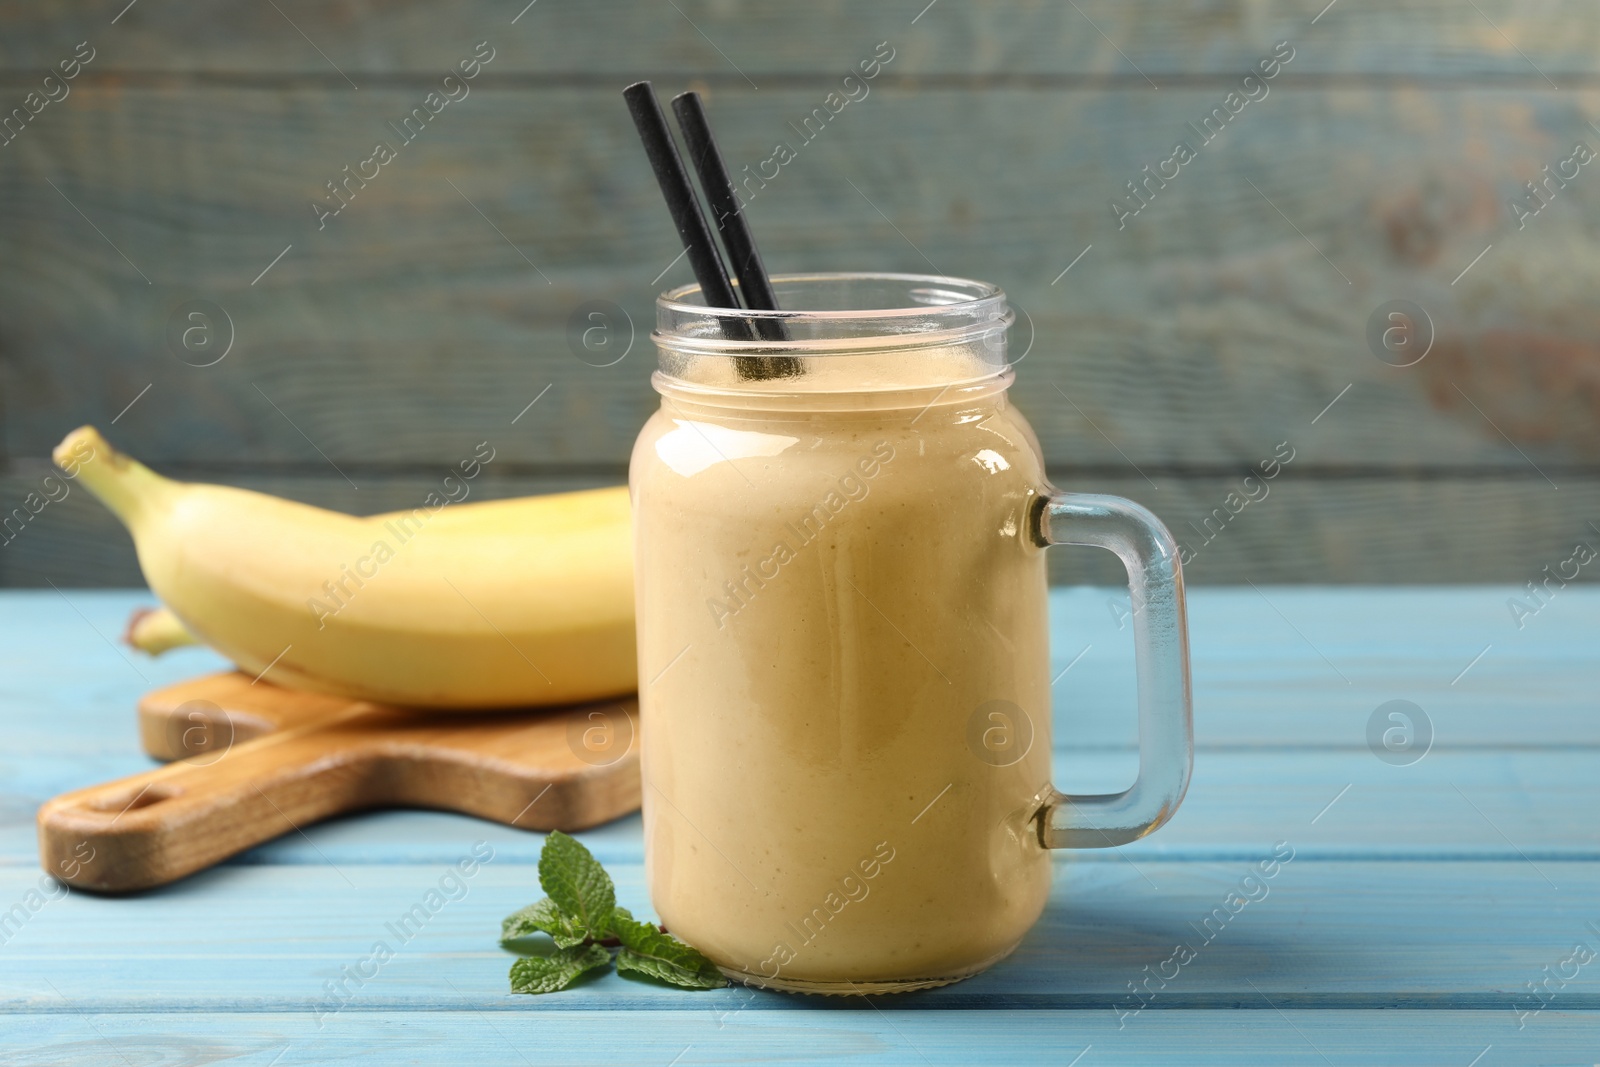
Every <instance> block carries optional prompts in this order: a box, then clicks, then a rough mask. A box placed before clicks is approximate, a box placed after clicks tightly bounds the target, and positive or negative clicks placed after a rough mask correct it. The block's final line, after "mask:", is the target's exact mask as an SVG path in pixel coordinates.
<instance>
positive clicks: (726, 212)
mask: <svg viewBox="0 0 1600 1067" xmlns="http://www.w3.org/2000/svg"><path fill="white" fill-rule="evenodd" d="M672 112H673V114H675V115H677V116H678V128H679V129H681V130H682V131H683V140H684V143H685V144H687V145H688V147H689V159H690V161H691V162H693V163H694V169H695V173H697V174H698V175H699V176H700V188H701V189H702V190H704V192H705V194H706V203H707V204H708V205H709V206H710V208H711V214H712V215H713V216H714V217H715V218H716V220H717V230H718V232H720V233H721V234H722V243H723V244H724V245H725V246H726V247H727V249H728V261H729V262H730V263H732V264H733V270H734V273H735V274H737V275H738V276H739V292H740V295H742V296H743V297H744V306H745V307H747V308H749V309H750V310H751V311H777V310H778V294H776V293H774V292H773V291H772V282H771V281H769V280H768V279H767V271H766V268H765V267H764V266H762V263H761V253H760V252H759V251H757V249H756V239H755V235H754V234H752V233H751V232H750V222H749V220H748V219H746V218H745V215H744V210H743V208H744V205H743V204H742V203H741V202H740V200H739V195H738V193H737V192H736V191H735V190H734V187H733V178H732V177H731V176H730V175H729V174H728V165H727V164H726V163H725V162H723V159H722V152H721V151H720V150H719V149H718V148H717V141H716V138H715V137H714V136H713V135H712V133H711V124H710V122H709V121H707V119H706V109H705V104H704V103H702V102H701V100H700V94H699V93H697V92H694V91H693V90H690V91H689V92H687V93H680V94H679V95H677V96H675V97H673V98H672ZM756 321H757V324H758V325H759V326H761V327H770V329H768V328H763V329H762V330H761V334H762V336H763V337H764V338H765V339H767V340H769V341H781V340H783V327H782V326H781V324H779V323H778V322H776V321H774V320H772V319H757V320H756Z"/></svg>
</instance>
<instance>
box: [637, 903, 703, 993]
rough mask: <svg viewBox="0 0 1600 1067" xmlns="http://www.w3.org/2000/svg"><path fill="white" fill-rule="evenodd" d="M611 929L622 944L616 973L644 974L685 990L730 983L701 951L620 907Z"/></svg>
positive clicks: (646, 976)
mask: <svg viewBox="0 0 1600 1067" xmlns="http://www.w3.org/2000/svg"><path fill="white" fill-rule="evenodd" d="M611 929H612V931H613V932H614V933H615V934H616V935H617V938H618V939H619V940H620V941H621V942H622V951H621V952H618V953H617V973H618V974H633V975H641V976H643V977H645V978H654V979H655V980H657V981H659V982H666V983H667V984H669V985H675V986H678V987H679V988H682V989H721V988H722V987H723V986H725V985H727V984H728V980H727V979H726V978H724V977H723V976H722V972H721V971H719V970H717V966H716V964H714V963H712V962H711V961H710V960H708V959H706V958H705V957H704V956H702V955H701V954H700V953H699V952H698V951H696V950H695V949H693V948H691V947H690V946H688V945H686V944H684V943H683V942H682V941H679V940H678V939H677V938H675V937H673V936H672V935H671V934H664V933H662V932H661V931H660V930H658V929H656V927H654V926H651V925H650V924H649V923H642V922H639V921H637V920H636V919H634V918H633V916H632V915H630V914H629V913H628V910H627V909H626V908H617V909H616V911H615V912H614V913H613V916H612V920H611Z"/></svg>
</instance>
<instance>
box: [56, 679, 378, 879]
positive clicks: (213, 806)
mask: <svg viewBox="0 0 1600 1067" xmlns="http://www.w3.org/2000/svg"><path fill="white" fill-rule="evenodd" d="M365 711H367V707H366V706H365V705H352V706H351V707H350V708H349V710H348V711H347V712H345V713H343V714H341V715H338V716H335V717H334V718H332V719H329V720H326V721H323V722H318V723H314V724H310V725H305V726H300V727H296V728H292V729H288V730H284V731H282V732H280V733H274V734H268V735H266V736H263V737H259V738H256V739H254V740H252V741H251V742H250V743H248V744H241V745H235V746H233V747H232V748H230V749H228V750H226V751H223V752H222V753H221V754H220V755H218V754H208V753H203V754H201V755H198V756H194V757H190V758H189V759H185V760H179V761H177V762H175V763H170V764H168V765H167V766H165V767H158V768H156V769H155V770H152V771H146V772H145V773H143V774H135V775H132V776H131V777H128V778H122V779H118V780H117V781H114V782H107V783H106V784H104V785H97V786H90V787H89V788H87V789H79V790H76V791H74V792H71V793H64V794H62V795H61V796H58V797H56V798H54V799H53V800H50V801H49V802H47V803H46V804H45V805H44V806H42V807H41V808H40V809H39V818H38V824H39V858H40V862H41V863H42V865H43V866H44V869H45V870H46V871H48V872H49V873H50V874H52V875H54V876H55V877H56V878H58V879H60V880H61V881H63V882H66V883H67V884H69V885H71V886H74V887H76V888H80V889H94V890H101V891H107V892H125V891H128V890H134V889H144V888H148V887H149V886H154V885H161V884H163V883H166V882H170V881H172V880H174V879H177V878H181V877H183V876H184V875H187V874H192V873H194V872H195V871H198V870H201V869H202V868H205V867H209V866H210V865H212V864H213V863H216V862H218V861H220V860H223V859H226V858H227V857H229V856H232V855H234V854H235V853H238V852H241V851H243V850H244V849H247V848H250V847H251V846H253V845H258V844H260V843H261V842H263V841H268V840H270V839H272V838H274V837H278V836H280V835H282V834H285V833H292V832H295V831H297V830H299V829H300V828H301V827H303V826H308V825H310V824H311V823H314V822H317V821H319V820H321V819H325V818H328V817H329V816H331V815H335V814H338V813H340V812H344V811H350V810H353V809H357V808H360V807H366V806H371V804H372V803H373V802H375V801H376V799H377V798H376V797H375V796H374V795H373V793H372V789H371V785H372V783H371V781H370V779H371V777H372V773H373V770H374V768H375V767H376V766H377V764H378V763H379V760H378V759H377V758H375V754H374V753H373V752H372V751H371V748H370V746H365V745H361V744H359V743H358V742H355V741H353V740H352V739H350V738H349V737H348V736H341V734H340V731H339V724H340V722H341V721H342V720H344V719H346V718H349V717H352V716H356V715H360V714H362V713H364V712H365Z"/></svg>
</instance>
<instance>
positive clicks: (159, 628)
mask: <svg viewBox="0 0 1600 1067" xmlns="http://www.w3.org/2000/svg"><path fill="white" fill-rule="evenodd" d="M122 640H123V641H124V642H126V643H127V644H129V645H132V646H133V647H134V648H137V649H138V650H139V651H140V652H143V653H144V654H145V655H147V656H159V655H161V653H163V652H170V651H172V650H173V649H175V648H183V647H184V646H185V645H195V644H199V643H200V639H199V638H197V637H195V635H194V634H192V633H190V632H189V628H188V627H187V626H185V625H184V624H183V620H182V619H180V618H178V617H177V616H176V615H174V614H173V613H172V612H171V610H169V609H167V608H134V609H133V614H132V615H129V616H128V629H127V630H126V632H124V633H123V635H122Z"/></svg>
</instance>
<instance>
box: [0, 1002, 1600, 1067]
mask: <svg viewBox="0 0 1600 1067" xmlns="http://www.w3.org/2000/svg"><path fill="white" fill-rule="evenodd" d="M876 1004H884V1007H883V1008H878V1009H877V1010H874V1008H869V1007H860V1006H859V1002H852V1003H846V1004H840V1005H836V1006H831V1007H832V1010H826V1011H814V1012H771V1011H762V1010H757V1009H750V1010H746V1011H741V1012H737V1013H734V1014H724V1013H721V1012H713V1011H704V1010H692V1009H682V1010H676V1011H662V1012H655V1013H652V1014H651V1015H650V1017H649V1018H648V1020H645V1019H638V1018H634V1019H630V1018H628V1017H626V1016H618V1015H616V1014H615V1013H612V1012H605V1011H592V1010H591V1011H547V1012H539V1013H538V1014H537V1015H536V1016H533V1017H530V1018H518V1017H516V1016H515V1015H514V1014H496V1015H495V1016H493V1017H486V1016H485V1015H483V1014H481V1013H478V1012H474V1011H469V1010H459V1009H457V1010H440V1011H433V1012H426V1013H411V1012H406V1013H402V1012H352V1013H348V1014H346V1015H343V1016H340V1017H339V1018H338V1019H336V1020H334V1021H332V1022H330V1023H329V1024H328V1025H327V1026H326V1027H325V1028H323V1029H321V1030H319V1029H317V1027H316V1025H315V1024H314V1023H313V1021H312V1020H311V1019H310V1018H309V1017H308V1016H306V1015H304V1014H302V1013H292V1012H277V1013H273V1012H261V1013H255V1012H251V1013H221V1014H209V1013H192V1012H191V1013H185V1014H183V1015H181V1016H179V1015H173V1014H167V1013H135V1014H96V1013H88V1014H75V1013H73V1012H71V1011H65V1010H62V1011H56V1012H52V1013H49V1014H39V1015H23V1016H0V1037H3V1039H4V1040H5V1042H6V1044H7V1045H8V1046H10V1047H11V1048H13V1049H16V1050H17V1051H15V1052H13V1053H11V1054H10V1055H8V1056H7V1057H6V1059H5V1062H6V1063H8V1064H15V1065H28V1067H34V1065H39V1067H43V1065H46V1064H49V1065H52V1067H53V1065H58V1064H80V1063H82V1064H94V1065H96V1067H101V1065H105V1064H114V1063H120V1062H123V1061H124V1060H126V1061H127V1062H130V1063H135V1064H141V1065H142V1064H192V1063H213V1062H227V1063H239V1064H242V1065H258V1067H272V1065H275V1067H300V1065H321V1064H327V1063H333V1062H337V1063H341V1064H382V1065H384V1067H389V1065H392V1064H396V1063H406V1064H413V1065H417V1067H435V1065H436V1067H459V1065H460V1064H463V1063H474V1064H479V1063H481V1064H541V1065H542V1064H551V1063H581V1064H585V1065H592V1067H608V1065H617V1067H638V1065H640V1064H660V1065H663V1067H665V1065H669V1064H670V1065H674V1067H697V1065H705V1064H731V1063H781V1064H791V1065H797V1067H798V1065H804V1064H841V1063H844V1064H857V1065H862V1067H882V1065H900V1064H907V1065H927V1067H933V1065H936V1064H940V1065H943V1064H950V1065H958V1067H970V1065H972V1064H975V1063H982V1064H986V1065H988V1064H993V1065H995V1067H1006V1065H1011V1064H1016V1065H1018V1067H1037V1065H1038V1064H1050V1065H1054V1067H1068V1065H1069V1064H1075V1065H1078V1067H1115V1065H1128V1064H1146V1063H1165V1064H1173V1063H1177V1064H1186V1065H1187V1064H1195V1065H1201V1064H1228V1065H1237V1067H1254V1065H1268V1064H1270V1065H1281V1067H1345V1065H1357V1064H1359V1065H1362V1067H1366V1065H1369V1064H1373V1063H1382V1064H1386V1065H1393V1067H1412V1065H1418V1067H1420V1065H1427V1067H1435V1065H1438V1064H1451V1065H1456V1067H1468V1065H1469V1064H1474V1063H1475V1064H1477V1065H1478V1067H1503V1065H1507V1064H1550V1063H1583V1064H1587V1063H1591V1062H1593V1057H1594V1048H1595V1032H1596V1030H1597V1028H1600V1016H1597V1015H1594V1014H1588V1013H1579V1012H1564V1011H1555V1010H1552V1011H1549V1012H1546V1013H1545V1014H1544V1015H1541V1016H1540V1017H1539V1018H1538V1019H1537V1020H1536V1022H1535V1023H1534V1024H1531V1025H1529V1026H1528V1027H1526V1028H1525V1029H1523V1030H1518V1029H1517V1027H1516V1022H1515V1020H1514V1019H1513V1018H1512V1017H1511V1016H1510V1014H1509V1013H1505V1012H1463V1011H1432V1012H1424V1011H1294V1010H1290V1011H1284V1012H1275V1011H1272V1010H1269V1009H1267V1008H1266V1007H1265V1006H1263V1007H1262V1010H1259V1011H1231V1012H1220V1011H1182V1012H1164V1013H1160V1014H1152V1015H1151V1016H1150V1017H1149V1018H1148V1019H1142V1020H1141V1021H1140V1022H1139V1024H1138V1025H1137V1026H1129V1027H1126V1028H1124V1029H1120V1030H1119V1029H1118V1028H1117V1024H1116V1021H1115V1019H1114V1018H1112V1017H1111V1016H1110V1015H1109V1013H1105V1012H1069V1011H1027V1012H1024V1011H995V1012H984V1013H982V1014H979V1013H974V1012H951V1013H941V1012H927V1011H901V1010H896V1009H894V1008H893V1006H892V1005H889V1004H887V1003H886V1002H883V1001H881V1000H880V1001H877V1002H876ZM23 1050H26V1051H23ZM1474 1057H1481V1059H1477V1060H1475V1059H1474Z"/></svg>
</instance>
